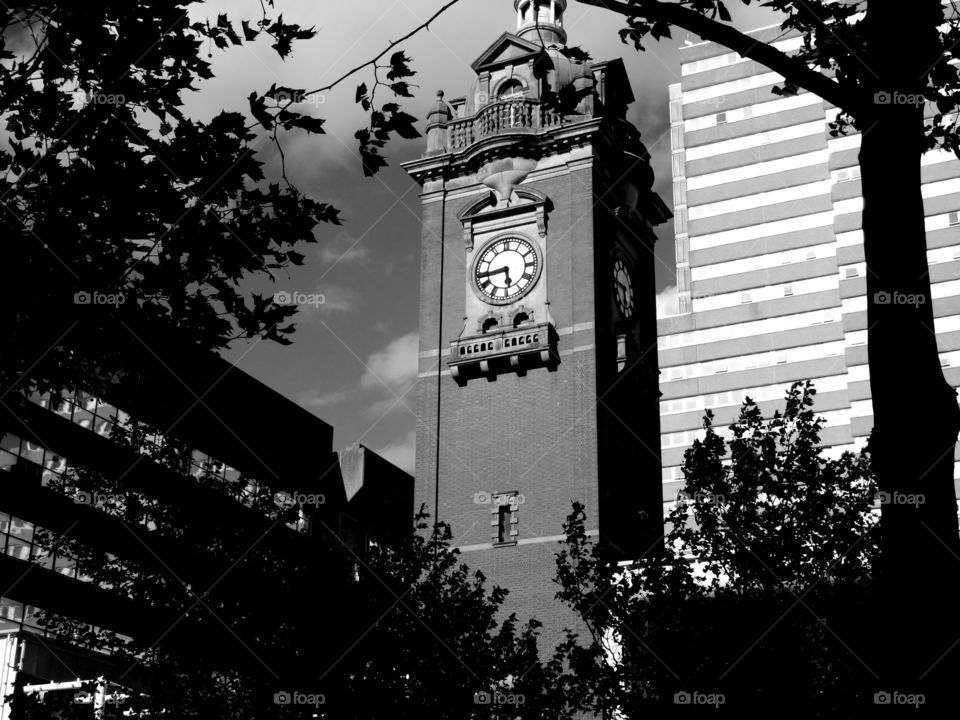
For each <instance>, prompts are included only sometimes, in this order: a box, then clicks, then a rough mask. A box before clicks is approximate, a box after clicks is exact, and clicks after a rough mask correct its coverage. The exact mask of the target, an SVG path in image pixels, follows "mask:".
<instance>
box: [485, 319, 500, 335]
mask: <svg viewBox="0 0 960 720" xmlns="http://www.w3.org/2000/svg"><path fill="white" fill-rule="evenodd" d="M495 327H497V319H496V318H487V319H486V320H484V321H483V333H484V335H486V334H487V333H488V332H490V331H491V330H493V329H494V328H495Z"/></svg>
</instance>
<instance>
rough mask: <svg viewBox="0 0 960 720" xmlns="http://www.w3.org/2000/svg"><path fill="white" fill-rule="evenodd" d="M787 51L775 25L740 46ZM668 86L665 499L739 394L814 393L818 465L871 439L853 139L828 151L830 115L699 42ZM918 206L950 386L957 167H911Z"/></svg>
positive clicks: (729, 416) (793, 44)
mask: <svg viewBox="0 0 960 720" xmlns="http://www.w3.org/2000/svg"><path fill="white" fill-rule="evenodd" d="M751 34H752V35H753V36H755V37H756V38H757V40H759V41H763V42H773V43H774V46H775V47H777V48H779V49H781V50H783V51H787V52H789V51H790V50H794V49H796V48H798V47H799V46H800V38H799V37H790V36H789V35H785V34H784V33H783V32H782V31H781V30H780V29H779V27H778V26H772V27H767V28H761V29H759V30H756V31H754V32H753V33H751ZM680 53H681V60H682V65H681V82H680V83H679V84H677V85H673V86H671V88H670V121H671V144H672V152H673V183H674V185H673V187H674V204H675V211H674V216H675V223H676V261H677V290H678V302H679V314H678V315H676V316H673V317H666V318H662V319H660V320H659V321H658V335H659V341H658V345H659V355H660V368H661V373H662V374H661V378H660V389H661V391H662V393H663V395H662V397H661V402H660V418H661V419H660V423H661V432H662V437H661V450H662V457H663V482H664V488H663V489H664V500H665V501H667V502H669V501H671V500H673V499H674V497H675V496H676V491H677V489H678V488H679V487H680V486H681V485H682V475H681V473H680V470H679V466H680V464H681V462H682V459H683V452H684V450H685V449H686V448H688V447H689V446H690V444H691V442H692V441H693V439H694V438H696V437H700V436H701V434H702V431H701V430H700V426H701V419H702V416H703V412H704V410H705V409H706V408H710V409H712V410H713V412H714V414H715V416H716V426H717V427H723V428H724V429H725V427H726V426H727V425H728V424H729V423H730V422H731V421H732V420H733V419H734V418H735V417H736V415H737V414H738V409H739V405H740V403H741V402H742V400H743V398H744V397H745V396H747V395H749V396H750V397H752V398H753V399H754V400H756V401H758V402H759V403H760V406H761V408H763V409H764V412H769V413H771V414H772V411H773V408H774V407H775V406H777V405H778V404H782V399H783V393H784V390H785V389H786V388H787V387H788V386H789V385H790V383H791V382H793V381H795V380H801V379H811V380H814V381H815V385H816V388H817V391H818V395H817V405H816V409H817V411H818V413H819V414H820V415H822V416H823V417H824V418H825V420H826V427H825V429H824V432H823V443H824V444H825V445H826V446H828V448H829V452H831V453H840V452H842V451H843V450H846V449H853V448H858V447H861V446H862V444H863V443H864V441H865V440H866V438H867V437H868V435H869V433H870V431H871V428H872V426H873V418H872V409H871V402H870V386H869V372H868V368H867V348H866V341H867V312H866V310H867V307H866V296H865V293H866V279H865V277H864V274H865V266H864V255H863V234H862V231H861V229H860V211H861V208H862V205H863V202H862V197H861V188H860V180H859V176H860V168H859V166H858V164H857V154H858V151H859V146H860V136H859V135H856V134H855V135H851V136H847V137H839V138H833V137H831V136H830V134H829V122H830V120H831V119H833V118H834V117H835V115H836V109H835V108H833V107H832V106H831V105H829V104H828V103H826V102H824V101H822V100H821V99H820V98H818V97H816V96H815V95H811V94H810V93H806V92H801V93H800V94H799V95H796V96H779V95H777V94H774V93H773V92H772V88H773V87H774V86H776V85H778V84H779V83H781V82H782V78H781V77H780V76H779V75H777V74H776V73H772V72H770V71H768V70H767V69H766V68H765V67H763V66H762V65H759V64H758V63H755V62H752V61H749V60H744V59H743V58H741V57H740V56H739V55H737V54H736V53H733V52H730V51H729V50H727V49H726V48H724V47H722V46H720V45H716V44H714V43H709V42H700V43H695V44H688V45H686V46H685V47H682V48H681V51H680ZM923 183H924V184H923V197H924V203H925V208H926V227H927V246H928V258H929V262H930V276H931V282H932V286H933V307H934V315H935V316H936V332H937V337H938V343H939V349H940V351H941V355H940V357H941V364H942V365H943V366H944V368H945V374H946V378H947V380H948V382H950V383H951V384H953V385H954V386H957V385H960V228H957V227H956V226H957V225H958V224H960V215H958V211H960V161H958V160H957V158H956V157H955V156H954V155H952V154H950V153H946V152H931V153H928V154H927V155H925V156H924V158H923Z"/></svg>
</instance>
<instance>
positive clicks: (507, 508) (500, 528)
mask: <svg viewBox="0 0 960 720" xmlns="http://www.w3.org/2000/svg"><path fill="white" fill-rule="evenodd" d="M492 499H493V509H492V510H491V511H490V512H491V513H492V515H493V517H492V519H491V520H490V525H491V526H492V527H491V530H492V531H493V532H492V533H491V538H490V539H491V540H492V541H493V544H494V545H515V544H516V542H517V535H518V533H517V527H518V526H519V518H518V517H517V513H518V511H519V509H520V504H521V503H522V502H523V496H522V495H520V494H518V493H517V492H498V493H495V494H494V495H493V498H492Z"/></svg>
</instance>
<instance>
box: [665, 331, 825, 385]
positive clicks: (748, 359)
mask: <svg viewBox="0 0 960 720" xmlns="http://www.w3.org/2000/svg"><path fill="white" fill-rule="evenodd" d="M842 354H843V341H842V340H837V341H833V342H828V343H817V344H816V345H803V346H801V347H796V348H787V349H786V350H772V351H768V352H762V353H753V354H750V355H740V356H737V357H732V358H725V359H723V360H713V361H710V362H702V363H689V364H687V365H674V366H673V367H670V368H664V369H663V375H665V376H666V380H667V381H671V380H688V379H690V378H695V377H704V376H706V375H713V374H717V373H726V372H739V371H740V370H753V369H755V368H762V367H770V366H771V365H783V364H785V363H794V362H805V361H807V360H819V359H822V358H828V357H833V356H835V355H842Z"/></svg>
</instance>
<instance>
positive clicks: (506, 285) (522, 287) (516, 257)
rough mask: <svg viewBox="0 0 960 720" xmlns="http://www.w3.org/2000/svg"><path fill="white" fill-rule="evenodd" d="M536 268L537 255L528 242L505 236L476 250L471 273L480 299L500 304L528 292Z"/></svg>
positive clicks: (535, 276)
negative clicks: (480, 296)
mask: <svg viewBox="0 0 960 720" xmlns="http://www.w3.org/2000/svg"><path fill="white" fill-rule="evenodd" d="M539 270H540V257H539V256H538V255H537V250H536V248H534V246H533V244H532V243H531V242H529V241H528V240H524V239H523V238H520V237H505V238H498V239H497V240H495V241H494V242H492V243H490V244H489V245H487V246H486V247H484V248H483V249H482V250H481V251H480V253H479V255H478V256H477V261H476V264H475V266H474V271H473V274H474V280H475V281H476V283H477V289H478V290H479V291H480V294H481V295H482V296H483V297H484V299H486V300H488V301H490V302H492V303H495V304H499V305H503V304H506V303H508V302H513V301H514V300H517V299H519V298H521V297H523V296H524V295H526V294H527V293H528V292H530V290H532V289H533V286H534V285H535V284H536V281H537V276H538V274H539Z"/></svg>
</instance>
